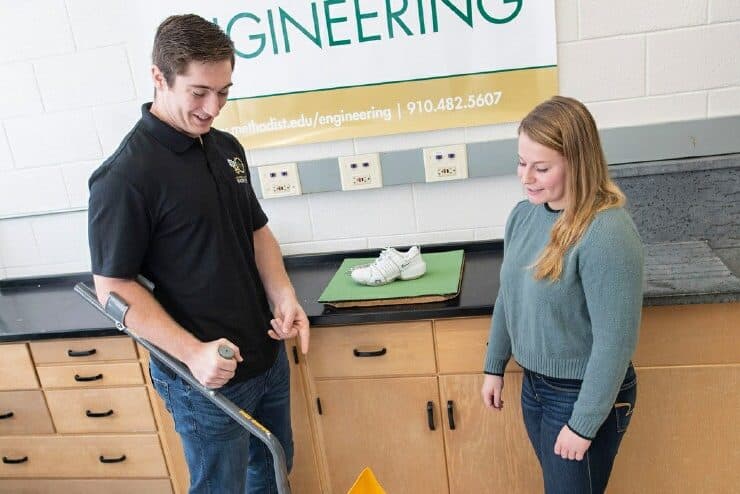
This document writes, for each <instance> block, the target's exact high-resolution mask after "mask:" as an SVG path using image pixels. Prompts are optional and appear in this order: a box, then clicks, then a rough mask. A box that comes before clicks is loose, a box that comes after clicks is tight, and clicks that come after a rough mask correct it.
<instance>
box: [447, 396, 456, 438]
mask: <svg viewBox="0 0 740 494" xmlns="http://www.w3.org/2000/svg"><path fill="white" fill-rule="evenodd" d="M454 412H455V409H454V408H453V403H452V400H447V420H448V421H449V423H450V430H451V431H454V430H455V416H454V415H453V414H454Z"/></svg>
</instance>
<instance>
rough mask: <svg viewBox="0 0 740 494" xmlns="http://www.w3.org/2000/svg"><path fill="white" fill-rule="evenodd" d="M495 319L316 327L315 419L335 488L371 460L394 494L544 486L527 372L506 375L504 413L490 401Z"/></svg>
mask: <svg viewBox="0 0 740 494" xmlns="http://www.w3.org/2000/svg"><path fill="white" fill-rule="evenodd" d="M489 322H490V319H489V318H470V319H454V320H445V321H434V322H432V321H415V322H409V323H397V324H373V325H362V326H347V327H329V328H318V329H316V330H315V331H314V332H313V334H312V351H311V354H310V355H309V358H308V371H309V372H310V374H311V375H312V377H313V378H314V384H313V390H314V392H315V393H316V395H317V397H318V399H319V400H320V404H321V411H320V412H319V411H318V410H317V411H316V412H315V419H316V421H317V424H318V425H319V429H320V432H321V440H322V443H323V447H324V453H325V455H326V461H327V465H328V472H327V476H328V477H329V479H330V487H331V491H330V492H333V493H344V492H346V491H347V490H348V489H349V487H350V486H351V485H352V482H353V481H354V479H355V478H356V477H357V475H358V474H359V473H360V471H362V469H363V468H364V467H366V466H369V467H371V468H372V469H373V471H374V472H375V473H376V476H377V477H378V479H379V481H380V482H381V484H383V487H384V488H385V489H386V490H387V491H388V492H390V493H394V492H403V493H409V494H412V493H424V494H426V493H436V492H439V493H447V492H450V493H460V494H467V493H470V492H498V490H499V488H500V490H501V491H502V492H504V491H505V492H512V493H516V492H522V493H528V492H532V490H533V487H534V491H535V492H536V491H537V488H538V487H539V481H538V480H537V476H536V475H535V474H538V472H539V466H538V464H537V460H536V458H535V456H534V453H533V452H532V451H531V448H529V443H528V439H527V436H526V432H525V431H524V425H523V423H522V420H521V408H520V406H519V404H518V392H519V389H521V372H518V373H517V372H512V373H511V374H510V375H509V376H507V385H506V386H507V389H506V393H507V396H508V397H509V399H508V400H507V406H506V407H505V410H504V412H502V413H497V412H493V411H491V410H487V409H485V408H484V407H483V405H482V403H481V398H480V387H481V384H482V375H481V366H482V365H483V358H484V354H485V349H486V342H487V339H488V327H489ZM317 349H318V350H317ZM356 349H360V351H363V350H364V351H365V352H367V353H365V354H363V353H360V354H359V355H358V352H357V351H356ZM382 350H386V351H385V352H382ZM370 352H374V353H370ZM337 361H338V362H339V364H338V365H337V364H336V362H337ZM512 369H513V370H519V371H521V369H519V368H518V367H517V366H516V365H513V366H511V367H510V370H512ZM376 376H381V377H376Z"/></svg>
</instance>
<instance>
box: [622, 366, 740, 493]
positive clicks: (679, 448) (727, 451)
mask: <svg viewBox="0 0 740 494" xmlns="http://www.w3.org/2000/svg"><path fill="white" fill-rule="evenodd" d="M738 388H740V365H737V364H735V365H727V366H711V367H709V366H708V367H701V366H697V367H673V368H670V367H668V368H667V367H662V368H661V367H655V368H646V369H640V368H638V369H637V403H636V404H635V411H634V414H633V415H632V419H631V421H630V426H629V428H628V429H627V433H626V435H625V437H624V439H623V441H622V444H621V446H620V448H619V454H618V455H617V460H616V462H615V465H614V471H613V472H612V476H611V480H610V481H609V492H610V493H613V494H621V493H631V492H671V493H693V492H716V493H720V492H726V493H730V492H738V485H740V469H739V468H738V465H740V447H738V444H740V427H738V417H740V414H739V413H740V393H738Z"/></svg>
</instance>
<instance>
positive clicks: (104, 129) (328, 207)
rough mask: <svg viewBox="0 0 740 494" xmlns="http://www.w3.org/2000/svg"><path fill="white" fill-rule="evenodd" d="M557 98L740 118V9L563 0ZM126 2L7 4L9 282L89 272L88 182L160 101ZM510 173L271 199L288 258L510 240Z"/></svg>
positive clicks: (2, 257)
mask: <svg viewBox="0 0 740 494" xmlns="http://www.w3.org/2000/svg"><path fill="white" fill-rule="evenodd" d="M556 4H557V22H558V58H559V60H558V64H559V67H560V92H561V94H564V95H569V96H574V97H577V98H580V99H582V100H583V101H585V102H586V103H587V104H588V106H589V108H590V109H591V110H592V111H593V113H594V115H595V116H596V119H597V122H598V123H599V126H600V127H601V128H611V127H630V126H636V125H644V124H651V123H662V122H675V121H681V120H695V119H711V118H716V117H721V116H731V115H740V50H738V46H740V1H738V0H651V1H650V2H644V1H642V0H622V1H620V2H618V6H617V4H616V3H615V2H614V1H612V0H557V1H556ZM127 9H128V5H127V2H126V1H125V0H108V1H106V2H105V4H104V5H101V3H100V2H98V1H93V0H66V1H64V0H33V1H30V0H29V1H23V2H11V1H5V0H0V18H2V24H3V29H2V30H0V95H1V96H0V278H1V277H17V276H33V275H42V274H55V273H64V272H75V271H87V270H89V262H88V251H87V241H86V237H87V231H86V212H85V211H84V208H85V207H86V203H87V187H86V181H87V177H88V176H89V174H90V172H91V171H92V170H93V169H94V168H95V167H97V166H98V164H99V163H100V162H101V161H102V160H103V159H104V158H105V157H106V156H107V155H108V154H110V153H111V151H112V150H113V149H115V147H116V146H117V145H118V142H119V141H120V139H121V137H122V136H123V135H124V134H125V132H126V131H127V130H128V129H129V128H130V127H131V125H132V124H133V123H134V122H135V121H136V119H137V118H138V115H139V105H140V104H141V103H142V102H144V101H147V100H149V99H150V98H151V94H152V90H151V85H150V83H149V81H148V63H149V61H148V59H147V53H148V50H149V49H150V46H149V45H150V43H151V40H150V39H146V40H140V43H137V44H136V45H131V44H127V43H124V42H123V41H122V40H124V39H125V37H126V36H125V29H126V28H125V26H126V19H127V16H130V15H131V14H130V13H129V11H128V10H127ZM515 129H516V124H504V125H495V126H484V127H471V128H461V129H449V130H442V131H435V132H424V133H418V134H406V135H392V136H382V137H373V138H360V139H352V140H344V141H336V142H329V143H320V144H313V145H302V146H294V147H285V148H275V149H265V150H254V151H248V157H249V159H250V165H251V166H258V165H262V164H268V163H280V162H287V161H296V160H310V159H320V158H333V157H336V156H341V155H347V154H356V153H365V152H384V151H394V150H401V149H413V148H421V147H426V146H432V145H440V144H453V143H468V142H477V141H490V140H497V139H507V138H511V137H514V135H515ZM514 162H515V157H514V156H512V158H511V170H512V174H511V175H509V176H498V177H490V178H480V179H470V180H465V181H461V182H453V183H441V184H413V185H402V186H393V187H385V188H383V189H378V190H371V191H359V192H351V193H343V192H328V193H320V194H310V195H306V196H300V197H292V198H284V199H273V200H265V201H263V206H264V208H265V210H266V211H267V213H268V215H269V216H270V218H271V221H270V225H271V227H272V228H273V230H274V231H275V233H276V234H277V237H278V239H279V241H280V242H281V245H282V248H283V251H284V253H286V254H294V253H304V252H321V251H332V250H352V249H362V248H368V247H380V246H384V245H401V244H410V243H415V242H421V243H430V242H447V241H458V240H474V239H489V238H500V237H501V236H502V233H503V225H504V222H505V219H506V216H507V215H508V213H509V211H510V209H511V207H512V206H513V205H514V204H515V203H516V201H518V200H519V199H520V198H521V197H522V196H521V192H520V187H519V184H518V182H517V179H516V177H515V175H514Z"/></svg>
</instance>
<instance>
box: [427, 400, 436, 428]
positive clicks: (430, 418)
mask: <svg viewBox="0 0 740 494" xmlns="http://www.w3.org/2000/svg"><path fill="white" fill-rule="evenodd" d="M427 422H428V423H429V430H430V431H433V430H435V429H436V427H435V426H434V403H432V402H431V401H427Z"/></svg>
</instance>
